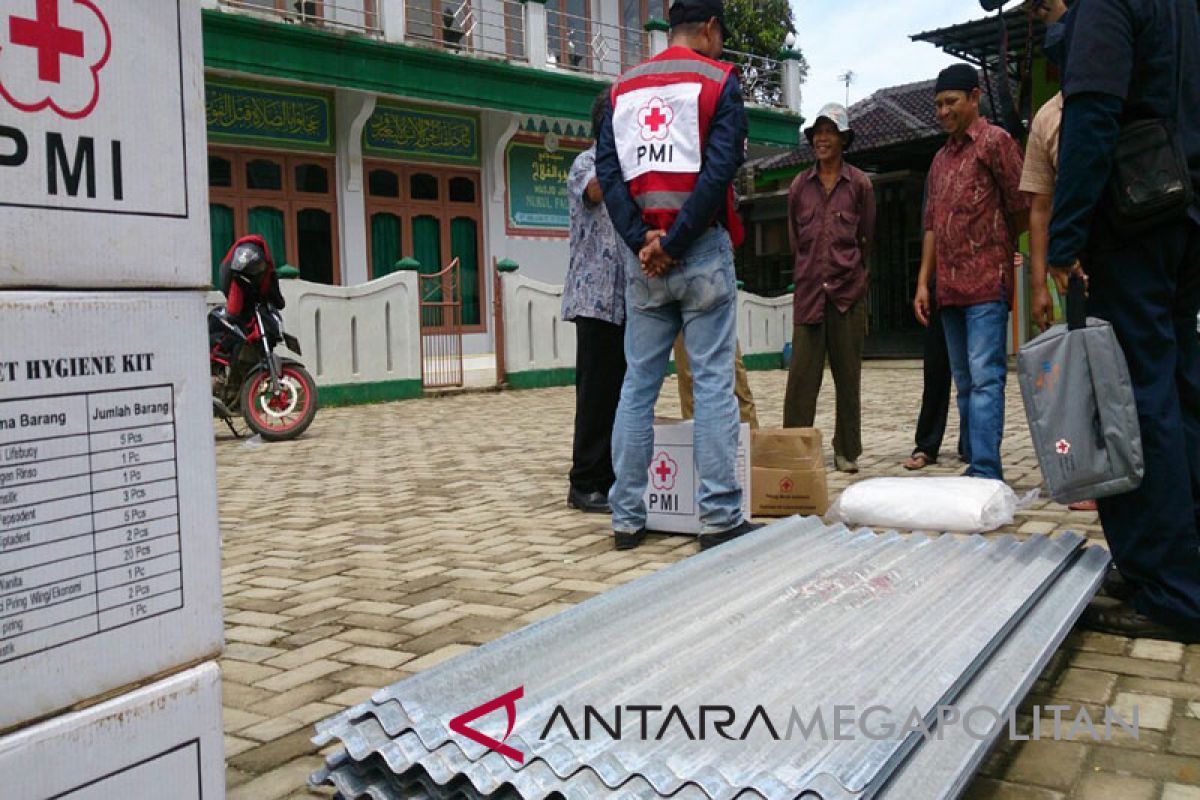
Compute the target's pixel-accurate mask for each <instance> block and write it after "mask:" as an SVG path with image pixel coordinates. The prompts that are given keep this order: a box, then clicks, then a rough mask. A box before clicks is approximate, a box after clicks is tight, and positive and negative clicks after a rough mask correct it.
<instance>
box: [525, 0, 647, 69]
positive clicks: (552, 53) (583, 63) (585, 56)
mask: <svg viewBox="0 0 1200 800" xmlns="http://www.w3.org/2000/svg"><path fill="white" fill-rule="evenodd" d="M546 52H547V54H548V56H547V60H548V61H549V63H550V64H551V65H553V66H558V67H561V68H563V69H569V70H573V71H576V72H590V73H593V74H596V75H611V76H613V77H616V76H617V75H619V74H620V73H621V72H623V71H624V70H626V69H628V68H629V67H632V66H634V65H635V64H638V63H639V62H641V61H643V60H645V58H646V57H647V54H648V53H649V40H648V35H647V33H646V32H645V31H643V30H637V29H634V28H625V27H622V26H620V25H611V24H609V23H605V22H599V21H597V20H595V19H589V18H587V17H580V16H577V15H575V14H567V13H565V12H562V11H553V10H551V9H546Z"/></svg>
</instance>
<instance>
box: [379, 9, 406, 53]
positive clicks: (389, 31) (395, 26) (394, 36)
mask: <svg viewBox="0 0 1200 800" xmlns="http://www.w3.org/2000/svg"><path fill="white" fill-rule="evenodd" d="M379 17H380V20H379V21H380V27H382V28H383V38H384V40H385V41H388V42H395V43H397V44H401V43H403V42H404V27H405V22H404V0H380V3H379Z"/></svg>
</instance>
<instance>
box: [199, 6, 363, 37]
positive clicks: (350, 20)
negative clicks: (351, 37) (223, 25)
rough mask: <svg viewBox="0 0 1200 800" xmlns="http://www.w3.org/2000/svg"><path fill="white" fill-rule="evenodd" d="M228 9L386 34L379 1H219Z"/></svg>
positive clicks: (291, 21)
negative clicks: (380, 16)
mask: <svg viewBox="0 0 1200 800" xmlns="http://www.w3.org/2000/svg"><path fill="white" fill-rule="evenodd" d="M219 2H220V4H221V5H222V6H224V7H226V8H231V9H237V10H239V11H250V12H255V13H258V14H264V15H267V16H271V17H275V18H276V19H280V20H282V21H284V22H290V23H294V24H299V25H312V26H315V27H320V28H332V29H341V30H346V31H353V32H355V33H361V34H365V35H368V36H377V35H380V34H382V32H383V25H382V23H381V21H380V18H379V12H378V9H377V5H378V3H377V0H336V1H335V0H219Z"/></svg>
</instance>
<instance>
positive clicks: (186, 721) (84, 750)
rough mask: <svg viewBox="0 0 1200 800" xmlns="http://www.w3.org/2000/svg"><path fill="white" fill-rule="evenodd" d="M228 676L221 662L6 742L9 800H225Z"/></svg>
mask: <svg viewBox="0 0 1200 800" xmlns="http://www.w3.org/2000/svg"><path fill="white" fill-rule="evenodd" d="M224 759H225V752H224V741H223V737H222V733H221V673H220V671H219V670H218V669H217V665H216V664H215V663H213V662H211V661H210V662H208V663H206V664H202V665H200V666H199V667H196V668H194V669H190V670H187V671H186V672H181V673H179V674H178V675H173V676H171V677H170V678H166V679H164V680H161V681H159V682H158V683H153V684H150V685H149V686H145V687H143V688H141V689H137V690H135V691H132V692H129V693H128V694H123V695H120V696H118V697H115V698H113V699H111V700H106V701H105V702H103V703H100V704H98V705H95V706H93V707H91V708H87V709H84V710H83V711H78V712H74V713H71V714H64V715H63V716H61V717H55V718H54V719H50V720H47V721H45V722H42V723H39V724H37V725H32V726H30V727H28V728H25V729H23V730H20V731H17V732H16V733H12V734H10V735H8V736H5V737H0V786H3V787H4V792H3V794H4V798H5V800H45V798H55V800H117V799H118V798H120V799H121V800H125V799H126V798H127V799H128V800H142V798H164V800H165V798H170V800H220V798H222V797H224V796H225V762H224Z"/></svg>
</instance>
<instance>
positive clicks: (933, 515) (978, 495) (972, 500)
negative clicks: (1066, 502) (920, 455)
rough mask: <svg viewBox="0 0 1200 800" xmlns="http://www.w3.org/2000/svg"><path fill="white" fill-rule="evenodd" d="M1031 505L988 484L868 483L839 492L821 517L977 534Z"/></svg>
mask: <svg viewBox="0 0 1200 800" xmlns="http://www.w3.org/2000/svg"><path fill="white" fill-rule="evenodd" d="M1034 492H1035V495H1036V490H1034ZM1031 499H1032V498H1025V499H1024V500H1023V501H1021V502H1020V503H1019V502H1018V500H1017V495H1016V494H1015V493H1014V492H1013V490H1012V489H1011V488H1009V486H1008V485H1007V484H1005V483H1004V481H997V480H991V479H988V478H965V477H953V478H924V477H922V478H871V479H869V480H865V481H859V482H858V483H856V484H854V485H853V486H850V487H849V488H847V489H846V490H845V491H844V492H842V494H841V496H840V497H839V498H838V499H837V501H836V502H835V503H834V504H833V506H832V507H830V509H829V513H828V514H826V515H825V517H826V519H828V520H830V521H834V522H841V523H844V524H846V525H866V526H869V527H872V528H880V529H889V528H896V529H897V530H922V531H954V532H958V533H980V532H983V531H991V530H995V529H996V528H999V527H1002V526H1004V525H1008V524H1010V523H1011V522H1012V521H1013V514H1014V513H1015V512H1016V510H1017V508H1018V507H1023V506H1024V505H1026V504H1028V502H1030V500H1031Z"/></svg>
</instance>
